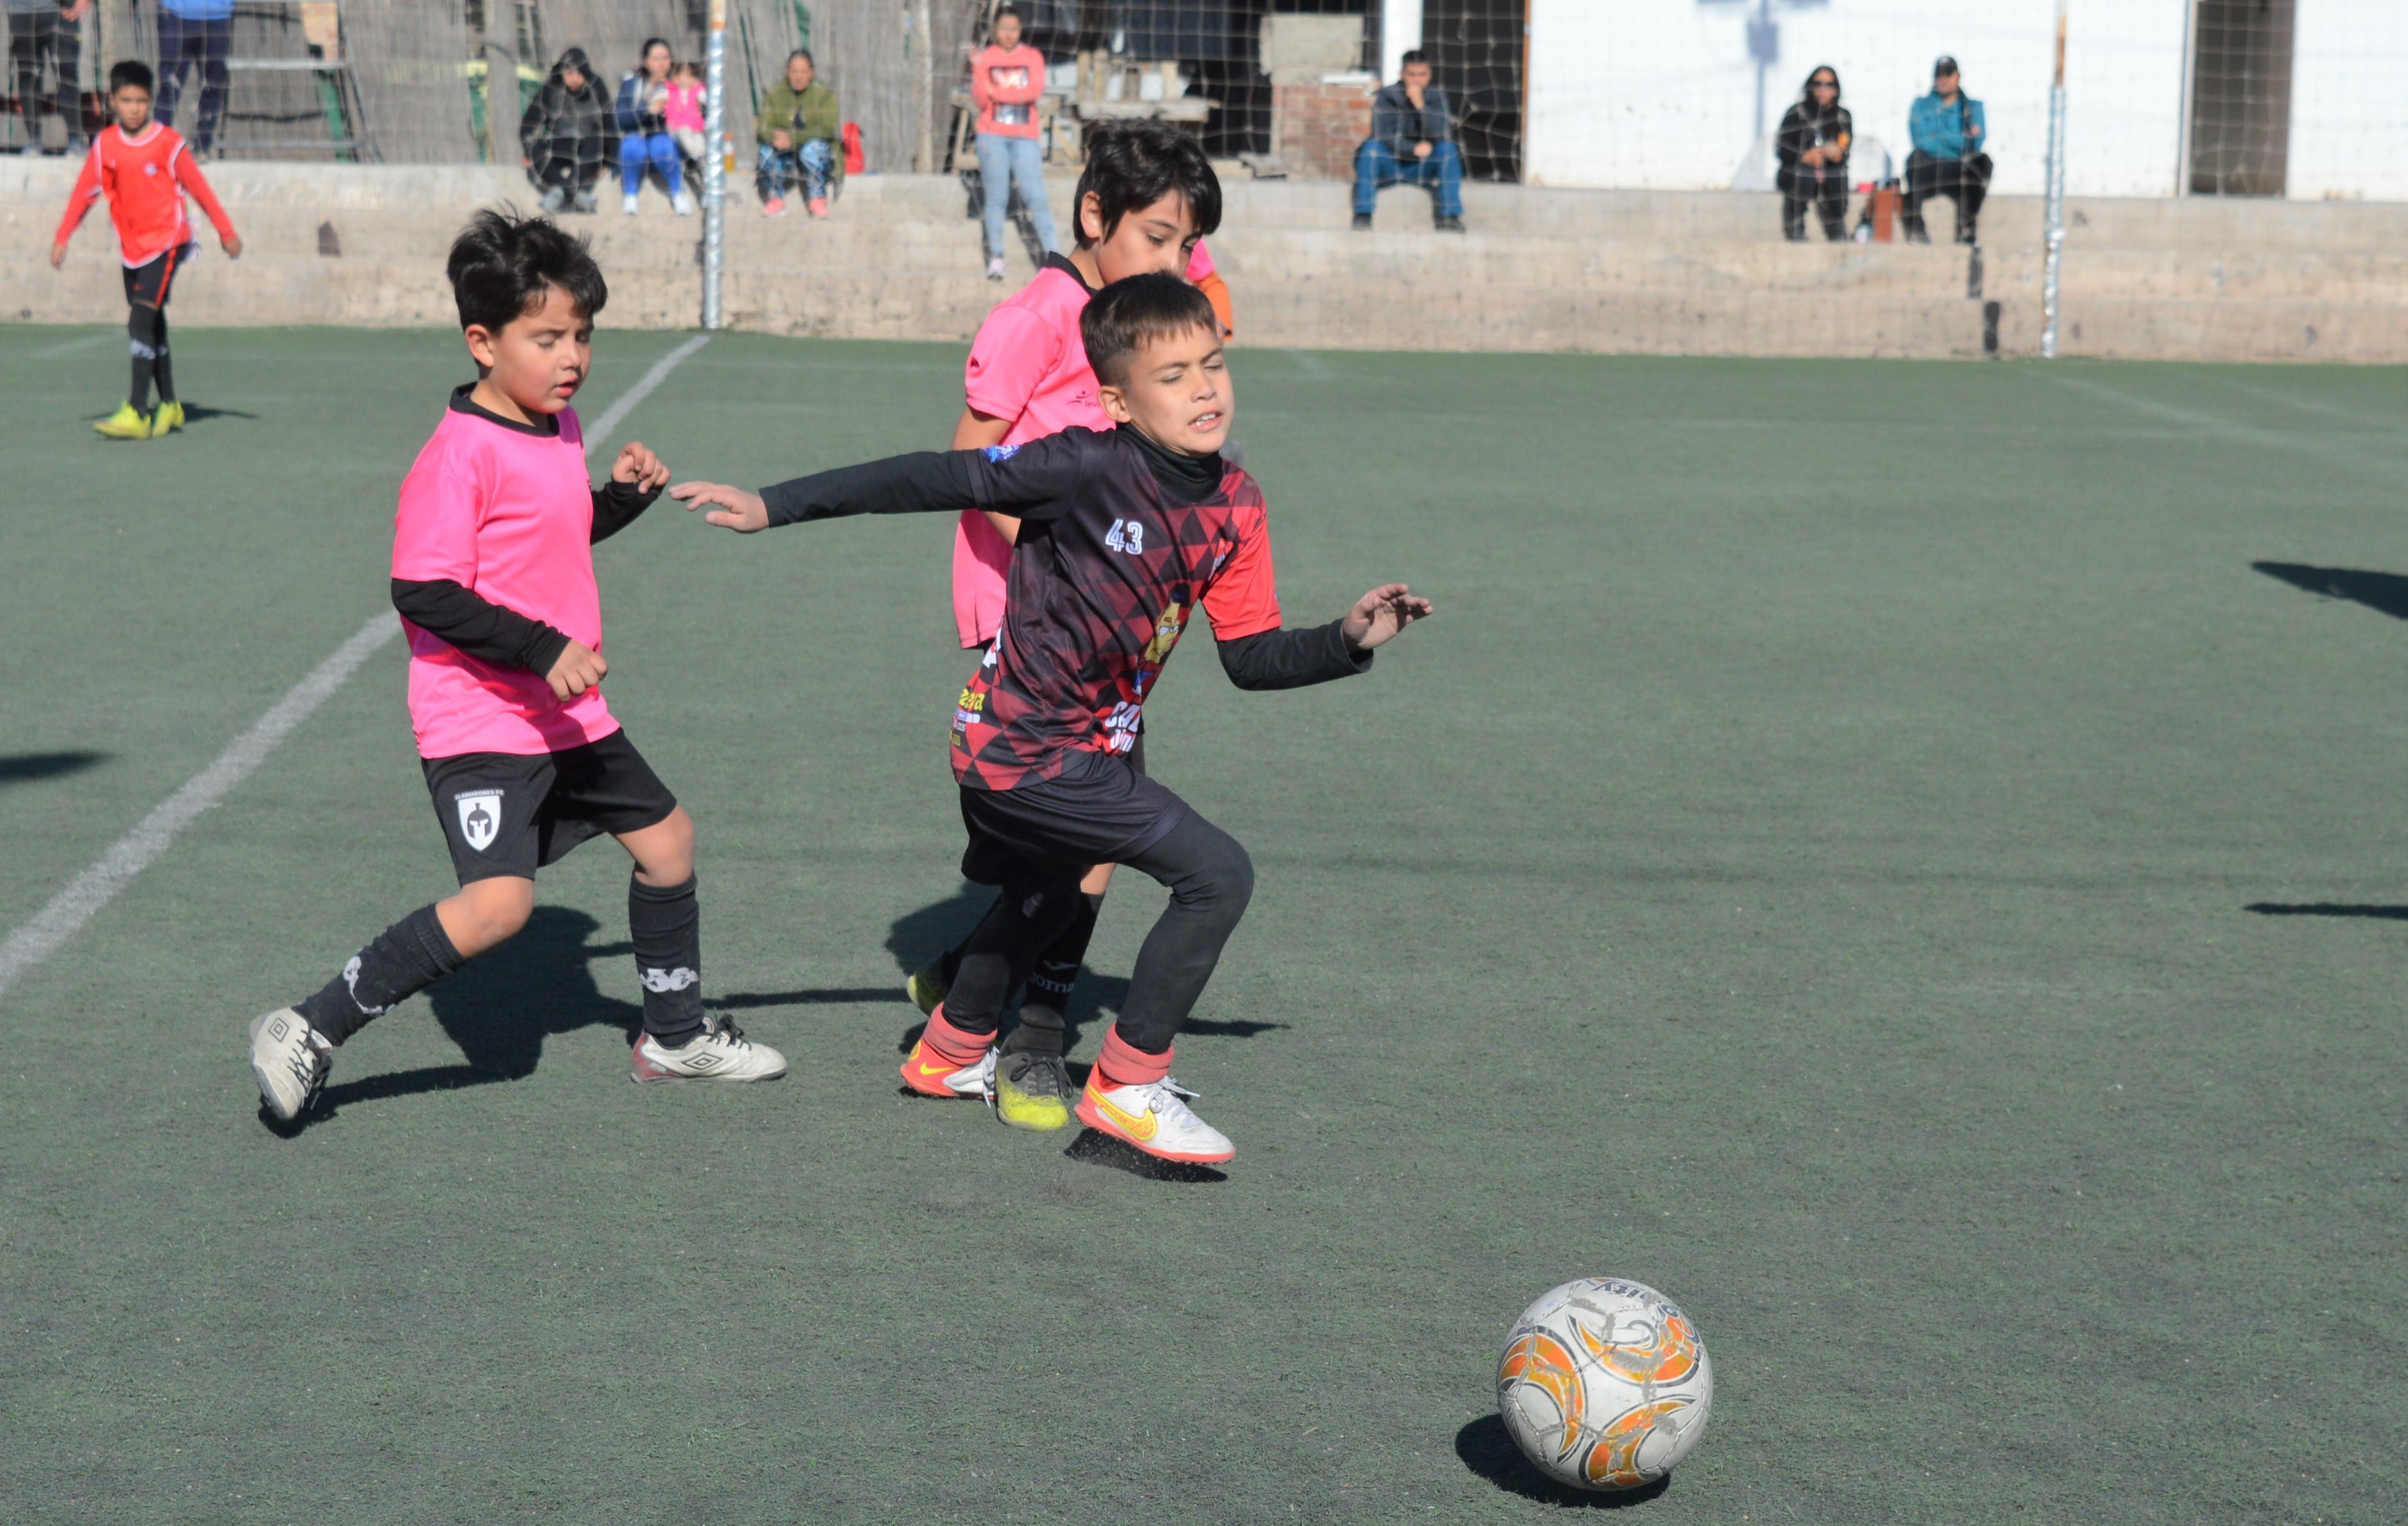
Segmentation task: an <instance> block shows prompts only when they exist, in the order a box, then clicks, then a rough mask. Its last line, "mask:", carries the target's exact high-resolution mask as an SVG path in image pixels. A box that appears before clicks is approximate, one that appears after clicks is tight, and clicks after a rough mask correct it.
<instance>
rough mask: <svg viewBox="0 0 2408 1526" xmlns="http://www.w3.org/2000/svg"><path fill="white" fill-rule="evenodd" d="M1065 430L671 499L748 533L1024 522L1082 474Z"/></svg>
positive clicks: (1054, 502)
mask: <svg viewBox="0 0 2408 1526" xmlns="http://www.w3.org/2000/svg"><path fill="white" fill-rule="evenodd" d="M1096 438H1099V437H1096V436H1094V435H1092V434H1091V433H1090V432H1089V431H1087V430H1084V429H1068V430H1065V431H1063V432H1062V433H1061V434H1058V435H1054V436H1052V437H1050V438H1048V439H1041V440H1038V441H1036V442H1034V443H1032V444H1029V445H1025V446H1021V447H1018V448H1016V449H1015V448H1012V447H1009V446H995V447H991V448H990V449H988V450H983V451H920V452H916V453H912V454H910V455H892V456H888V457H887V458H886V459H885V460H883V461H870V462H866V463H864V464H863V465H861V466H857V467H839V468H837V469H836V470H834V471H823V472H818V473H815V474H814V475H812V476H810V477H797V478H796V479H795V480H794V481H792V482H780V483H778V484H777V485H776V486H775V487H765V488H763V489H762V490H761V491H760V492H758V493H747V492H745V491H744V490H743V489H742V488H740V487H729V486H727V485H725V484H724V483H721V482H680V483H678V484H677V485H676V486H675V487H672V488H670V489H669V497H673V498H676V499H677V500H679V501H680V502H681V503H683V504H684V505H685V506H686V508H687V509H688V510H694V509H700V508H704V507H710V509H711V510H712V511H711V512H710V513H707V514H705V515H703V516H702V517H703V518H704V519H705V520H707V521H708V522H710V524H713V525H723V526H724V527H726V528H728V529H731V530H737V531H740V532H741V533H743V534H746V535H750V534H752V533H753V532H754V531H756V530H766V529H767V528H768V527H769V526H770V525H795V524H799V523H802V522H805V521H808V520H814V519H841V518H844V517H846V516H849V515H853V514H922V513H939V512H942V513H959V512H961V511H963V510H965V509H974V508H980V507H984V508H988V509H996V510H1001V511H1005V512H1008V513H1011V514H1015V515H1018V516H1019V517H1020V518H1023V519H1035V520H1052V519H1059V518H1061V517H1062V516H1063V515H1064V514H1066V513H1068V512H1069V510H1070V504H1071V494H1072V492H1073V490H1074V489H1075V488H1076V487H1077V485H1078V484H1079V482H1081V481H1082V480H1083V478H1084V477H1085V475H1086V469H1085V468H1086V464H1087V459H1088V457H1087V448H1088V447H1087V442H1088V441H1089V440H1091V439H1096Z"/></svg>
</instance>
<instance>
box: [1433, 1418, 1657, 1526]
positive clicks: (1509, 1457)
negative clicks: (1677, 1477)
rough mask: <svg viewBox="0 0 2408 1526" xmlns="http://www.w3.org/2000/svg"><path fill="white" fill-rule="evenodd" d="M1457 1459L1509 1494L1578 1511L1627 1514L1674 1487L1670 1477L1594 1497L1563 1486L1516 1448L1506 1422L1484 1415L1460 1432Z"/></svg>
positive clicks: (1456, 1438)
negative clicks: (1618, 1511)
mask: <svg viewBox="0 0 2408 1526" xmlns="http://www.w3.org/2000/svg"><path fill="white" fill-rule="evenodd" d="M1455 1456H1457V1457H1459V1458H1461V1459H1462V1460H1463V1465H1464V1466H1465V1467H1467V1468H1469V1469H1470V1470H1471V1471H1472V1472H1473V1473H1476V1474H1478V1475H1479V1476H1481V1477H1483V1478H1485V1479H1487V1480H1488V1481H1489V1482H1490V1483H1492V1484H1495V1485H1496V1486H1497V1487H1498V1489H1501V1490H1505V1491H1506V1492H1507V1493H1509V1494H1519V1495H1520V1496H1522V1498H1524V1499H1526V1500H1536V1501H1538V1502H1539V1503H1541V1504H1558V1505H1564V1506H1566V1507H1568V1508H1571V1509H1575V1510H1625V1509H1627V1508H1629V1507H1630V1506H1631V1505H1634V1504H1646V1503H1647V1502H1648V1501H1650V1500H1653V1499H1656V1498H1658V1497H1659V1496H1661V1495H1662V1494H1663V1492H1664V1491H1665V1490H1668V1489H1670V1488H1671V1487H1672V1477H1671V1475H1670V1474H1667V1475H1665V1476H1663V1477H1661V1478H1658V1479H1656V1481H1655V1482H1654V1483H1652V1484H1641V1486H1640V1487H1638V1488H1637V1489H1618V1490H1613V1492H1611V1493H1592V1492H1591V1491H1589V1490H1584V1489H1573V1488H1571V1487H1570V1486H1569V1485H1566V1484H1559V1483H1557V1482H1555V1480H1554V1479H1553V1478H1550V1477H1548V1476H1546V1475H1545V1474H1543V1473H1541V1472H1540V1471H1539V1470H1538V1469H1536V1468H1534V1467H1532V1466H1531V1465H1530V1460H1529V1459H1528V1458H1527V1457H1524V1456H1523V1455H1522V1448H1520V1447H1516V1446H1514V1445H1513V1436H1512V1432H1509V1431H1507V1430H1506V1429H1505V1422H1504V1421H1503V1420H1502V1419H1500V1418H1498V1417H1497V1416H1495V1415H1483V1416H1482V1417H1480V1418H1478V1419H1476V1420H1474V1421H1472V1422H1471V1423H1470V1424H1469V1425H1467V1426H1465V1427H1464V1428H1463V1429H1462V1430H1460V1431H1457V1432H1455Z"/></svg>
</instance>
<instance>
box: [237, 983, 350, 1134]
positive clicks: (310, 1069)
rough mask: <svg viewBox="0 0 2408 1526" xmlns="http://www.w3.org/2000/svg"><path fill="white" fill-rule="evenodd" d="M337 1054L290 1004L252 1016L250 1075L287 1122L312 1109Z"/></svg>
mask: <svg viewBox="0 0 2408 1526" xmlns="http://www.w3.org/2000/svg"><path fill="white" fill-rule="evenodd" d="M334 1056H335V1046H334V1045H333V1044H328V1043H327V1042H326V1041H325V1040H324V1039H323V1038H322V1037H321V1036H320V1035H319V1033H318V1031H317V1029H313V1028H311V1027H310V1026H309V1022H308V1018H306V1017H303V1016H302V1015H301V1014H300V1013H299V1012H297V1011H295V1010H294V1009H293V1008H291V1007H279V1008H277V1009H276V1010H275V1011H274V1012H265V1013H262V1014H260V1015H258V1016H257V1017H255V1018H253V1019H252V1020H251V1079H253V1080H255V1081H257V1082H258V1083H259V1100H260V1101H264V1102H265V1103H266V1104H267V1110H268V1111H269V1112H270V1113H273V1114H275V1115H276V1116H278V1117H279V1118H281V1119H283V1120H284V1121H285V1122H286V1123H291V1122H292V1121H293V1120H294V1118H297V1117H299V1116H301V1115H302V1114H304V1113H307V1112H308V1110H309V1103H310V1102H311V1101H313V1100H314V1099H315V1098H316V1097H317V1095H318V1088H319V1087H322V1086H324V1085H325V1084H326V1073H327V1072H328V1071H331V1070H333V1069H334V1068H335V1058H334Z"/></svg>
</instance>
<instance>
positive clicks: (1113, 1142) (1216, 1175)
mask: <svg viewBox="0 0 2408 1526" xmlns="http://www.w3.org/2000/svg"><path fill="white" fill-rule="evenodd" d="M1062 1153H1063V1154H1064V1155H1065V1156H1067V1157H1068V1158H1069V1159H1073V1160H1080V1161H1083V1162H1085V1163H1086V1164H1088V1165H1091V1166H1110V1167H1111V1168H1112V1169H1113V1170H1114V1171H1125V1172H1127V1173H1129V1174H1130V1175H1132V1176H1141V1177H1143V1178H1144V1179H1145V1180H1147V1181H1149V1182H1180V1183H1183V1184H1185V1185H1187V1186H1190V1187H1207V1186H1210V1185H1211V1184H1212V1183H1215V1182H1226V1181H1227V1180H1228V1179H1229V1173H1227V1172H1226V1171H1215V1170H1214V1169H1213V1168H1212V1167H1211V1166H1199V1165H1193V1164H1190V1163H1189V1162H1187V1161H1184V1160H1157V1159H1154V1157H1153V1156H1150V1155H1148V1154H1146V1153H1145V1152H1144V1151H1143V1150H1140V1149H1137V1148H1134V1147H1132V1146H1131V1145H1125V1144H1124V1143H1122V1142H1121V1141H1119V1140H1117V1139H1114V1138H1112V1137H1111V1135H1110V1134H1103V1133H1098V1132H1097V1131H1096V1130H1093V1129H1082V1130H1079V1137H1078V1138H1076V1139H1074V1140H1072V1141H1070V1145H1069V1147H1068V1149H1065V1150H1064V1151H1063V1152H1062Z"/></svg>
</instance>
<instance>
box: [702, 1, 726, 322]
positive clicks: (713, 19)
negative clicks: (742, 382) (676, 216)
mask: <svg viewBox="0 0 2408 1526" xmlns="http://www.w3.org/2000/svg"><path fill="white" fill-rule="evenodd" d="M708 57H709V60H710V62H709V65H708V67H709V71H710V81H709V83H710V100H709V101H708V102H706V103H705V104H704V109H703V120H702V137H703V142H704V146H705V147H706V149H707V150H708V151H707V152H706V153H705V154H704V155H703V160H702V326H703V327H705V328H724V327H725V326H726V324H727V320H726V317H725V315H724V312H723V311H722V310H721V307H720V296H719V281H720V271H721V266H722V264H723V261H724V253H725V242H726V235H727V142H726V138H727V0H710V51H709V54H708Z"/></svg>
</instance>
